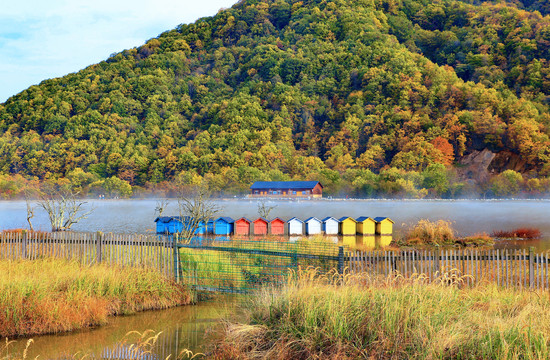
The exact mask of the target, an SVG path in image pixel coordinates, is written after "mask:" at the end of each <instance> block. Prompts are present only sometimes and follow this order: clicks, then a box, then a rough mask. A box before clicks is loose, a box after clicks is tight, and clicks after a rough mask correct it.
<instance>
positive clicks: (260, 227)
mask: <svg viewBox="0 0 550 360" xmlns="http://www.w3.org/2000/svg"><path fill="white" fill-rule="evenodd" d="M268 223H269V221H267V219H264V218H263V217H259V218H257V219H256V220H254V235H267V224H268Z"/></svg>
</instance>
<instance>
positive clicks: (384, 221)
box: [374, 217, 394, 235]
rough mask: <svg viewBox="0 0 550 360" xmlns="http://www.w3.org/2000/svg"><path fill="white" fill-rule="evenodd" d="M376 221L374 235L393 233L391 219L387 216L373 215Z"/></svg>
mask: <svg viewBox="0 0 550 360" xmlns="http://www.w3.org/2000/svg"><path fill="white" fill-rule="evenodd" d="M374 221H376V235H391V234H392V233H393V224H394V222H393V221H392V219H390V218H387V217H375V218H374Z"/></svg>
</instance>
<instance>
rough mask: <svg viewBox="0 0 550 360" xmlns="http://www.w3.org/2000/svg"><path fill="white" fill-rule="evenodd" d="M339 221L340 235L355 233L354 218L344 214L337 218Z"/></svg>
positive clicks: (355, 222) (355, 224) (355, 223)
mask: <svg viewBox="0 0 550 360" xmlns="http://www.w3.org/2000/svg"><path fill="white" fill-rule="evenodd" d="M338 221H339V222H340V223H339V224H338V225H339V230H340V235H355V234H356V233H357V221H355V219H354V218H350V217H348V216H344V217H342V218H340V220H338Z"/></svg>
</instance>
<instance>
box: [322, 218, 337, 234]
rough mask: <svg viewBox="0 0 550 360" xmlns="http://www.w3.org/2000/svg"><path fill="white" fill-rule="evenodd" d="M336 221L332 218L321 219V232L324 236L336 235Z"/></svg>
mask: <svg viewBox="0 0 550 360" xmlns="http://www.w3.org/2000/svg"><path fill="white" fill-rule="evenodd" d="M339 223H340V222H339V221H338V219H336V218H333V217H332V216H329V217H326V218H324V219H323V231H324V232H325V234H326V235H338V224H339Z"/></svg>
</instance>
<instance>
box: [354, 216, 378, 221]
mask: <svg viewBox="0 0 550 360" xmlns="http://www.w3.org/2000/svg"><path fill="white" fill-rule="evenodd" d="M367 219H371V220H374V219H373V218H371V217H368V216H361V217H358V218H357V219H356V220H357V222H363V221H365V220H367Z"/></svg>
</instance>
